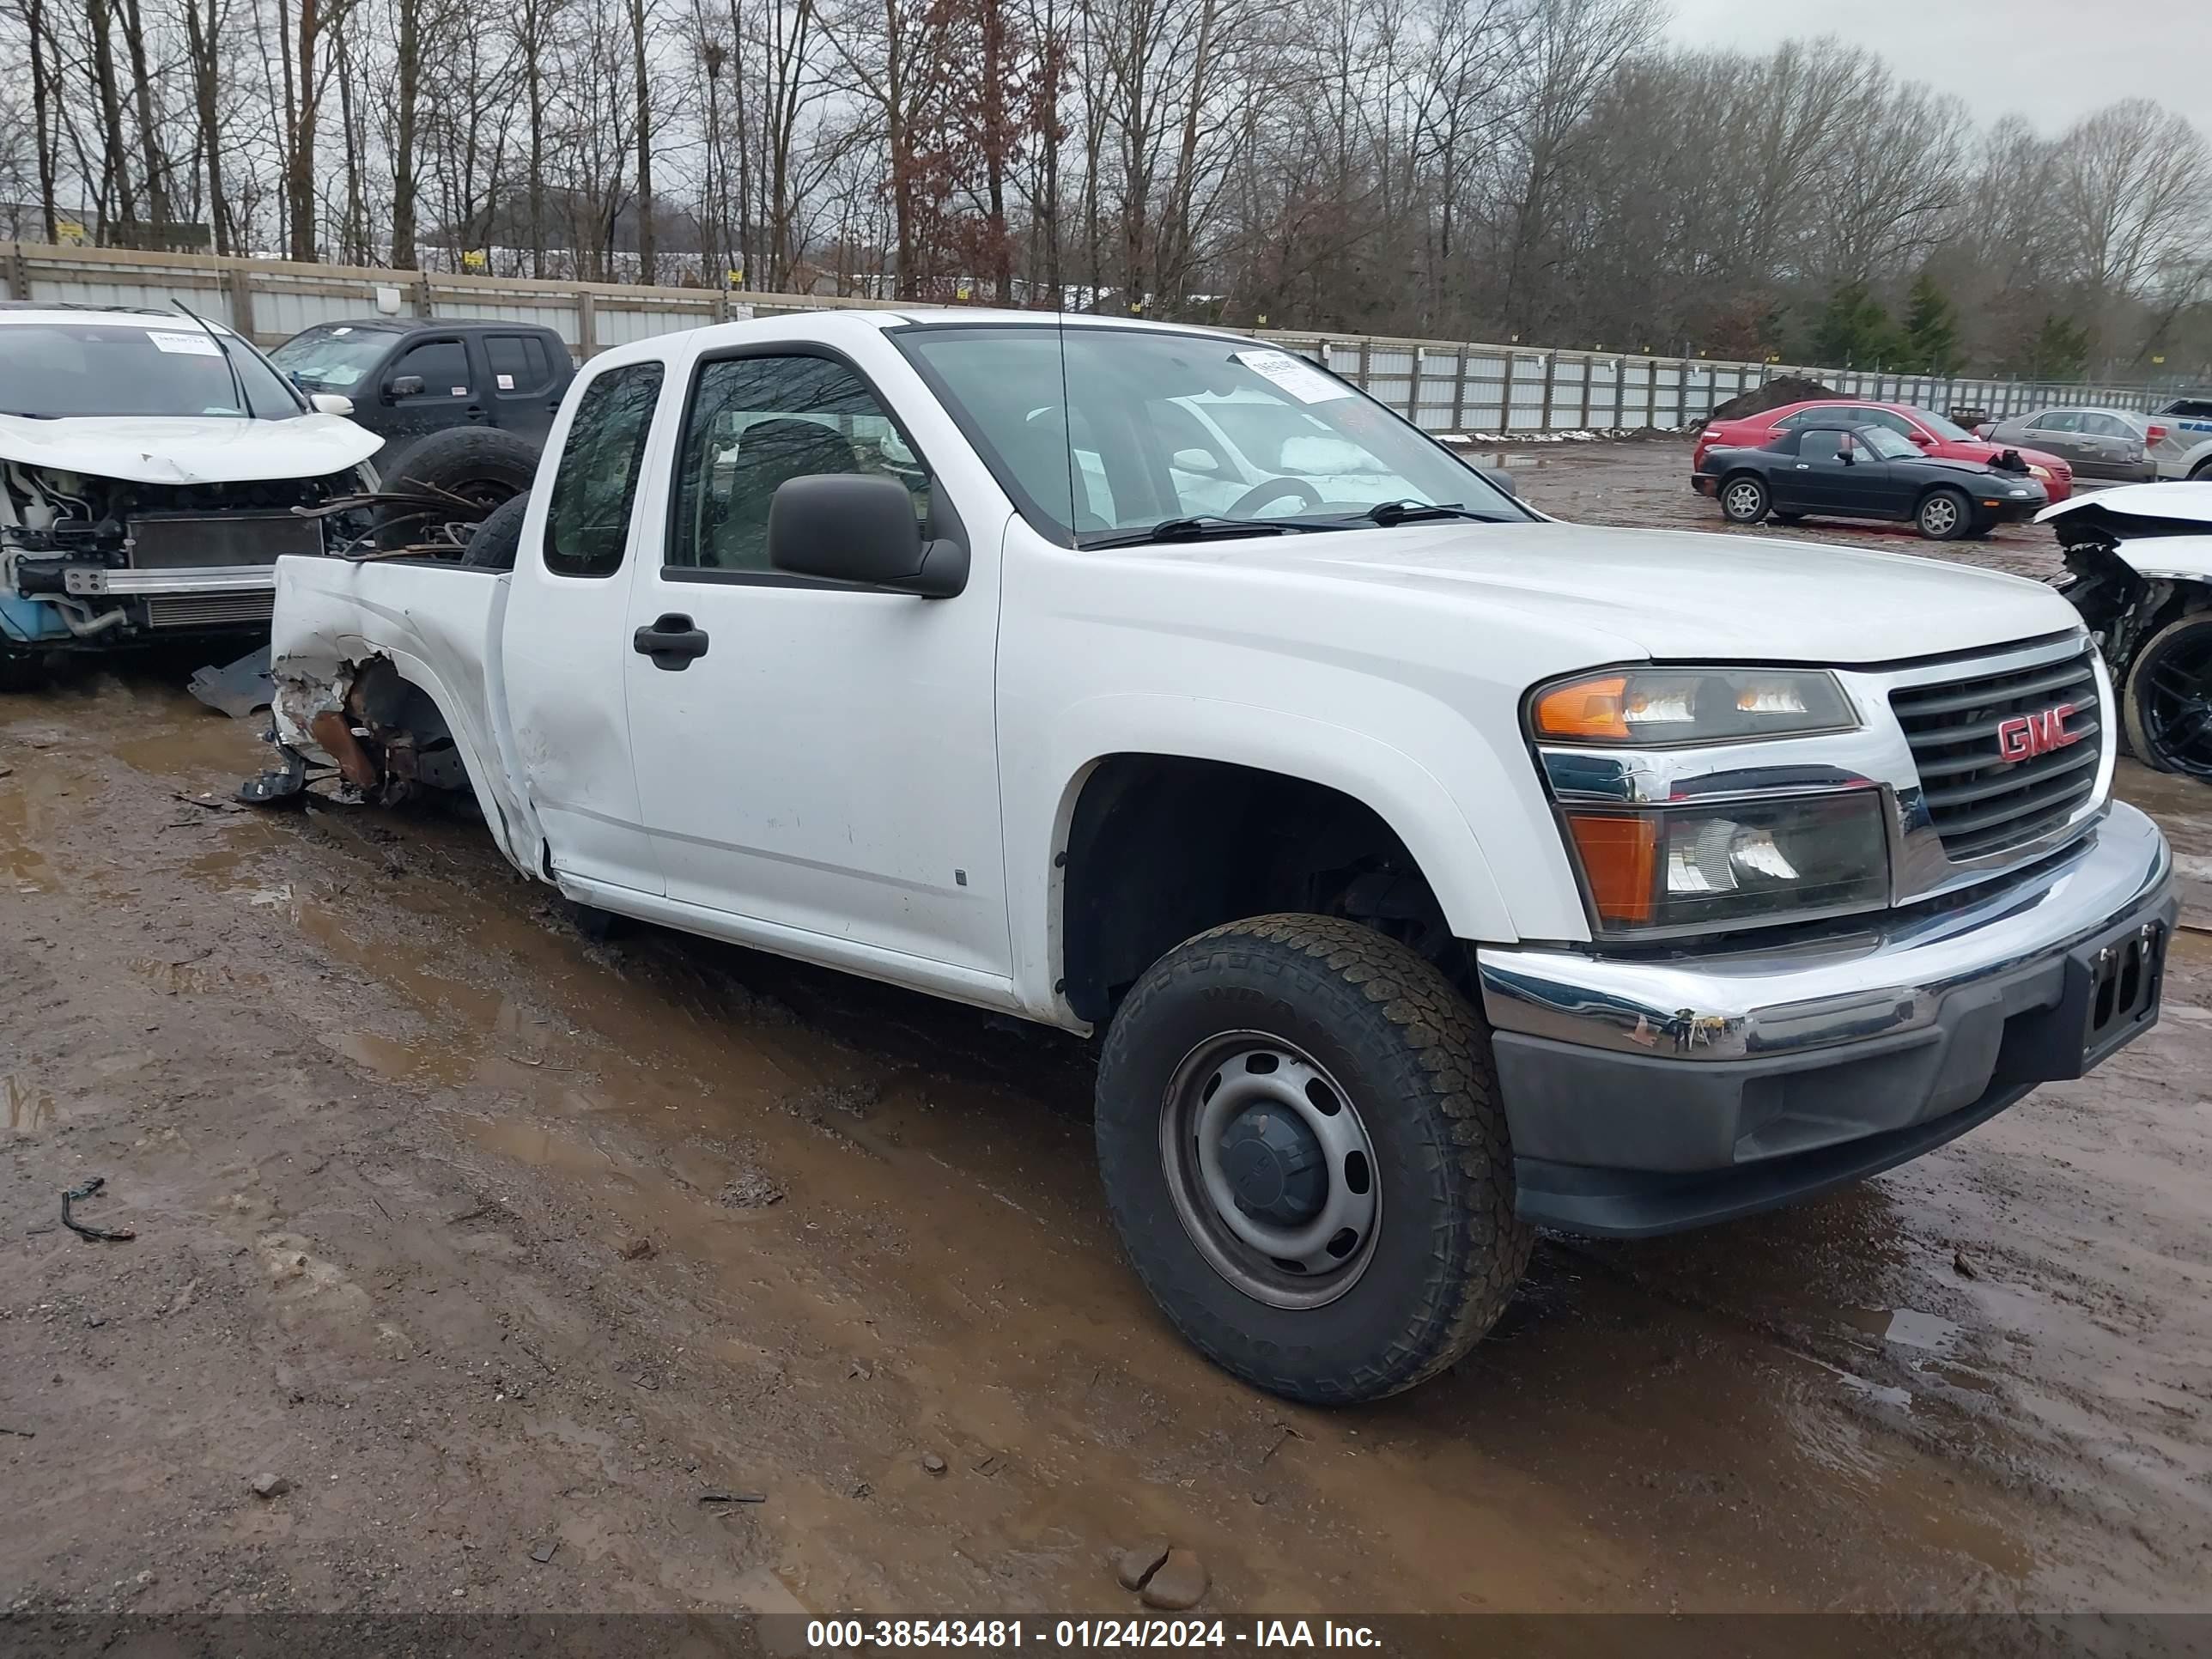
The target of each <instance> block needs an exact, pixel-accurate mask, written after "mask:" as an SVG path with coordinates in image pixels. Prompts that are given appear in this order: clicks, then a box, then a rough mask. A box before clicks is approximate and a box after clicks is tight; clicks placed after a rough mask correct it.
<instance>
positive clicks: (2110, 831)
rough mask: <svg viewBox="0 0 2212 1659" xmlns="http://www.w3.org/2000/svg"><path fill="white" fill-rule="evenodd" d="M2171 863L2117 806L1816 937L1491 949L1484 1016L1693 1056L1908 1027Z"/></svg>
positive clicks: (1627, 1050) (1589, 1040) (1495, 1024)
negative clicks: (1681, 949) (1959, 880)
mask: <svg viewBox="0 0 2212 1659" xmlns="http://www.w3.org/2000/svg"><path fill="white" fill-rule="evenodd" d="M2172 862H2173V860H2172V854H2169V853H2168V852H2167V850H2166V838H2165V837H2164V836H2161V835H2160V834H2159V831H2158V826H2157V825H2156V824H2154V823H2152V822H2151V821H2150V820H2149V819H2148V817H2144V816H2143V815H2142V813H2141V812H2139V811H2136V809H2135V808H2134V807H2132V806H2130V805H2127V804H2126V803H2125V802H2124V801H2116V802H2114V803H2113V804H2112V807H2111V810H2110V811H2108V812H2107V813H2106V816H2105V817H2104V818H2103V819H2102V820H2101V821H2100V823H2098V824H2097V825H2096V827H2095V828H2094V829H2092V830H2091V831H2090V832H2089V833H2088V834H2087V836H2084V837H2083V838H2082V839H2081V842H2079V843H2077V845H2076V847H2075V849H2073V850H2072V851H2071V852H2070V853H2069V854H2062V855H2061V857H2060V859H2059V860H2057V863H2056V864H2055V866H2053V867H2052V868H2051V869H2048V870H2046V871H2045V872H2042V873H2040V874H2038V875H2035V876H2033V877H2031V878H2029V879H2028V880H2027V882H2026V883H2024V884H2008V885H2001V886H1999V887H1997V888H1996V890H1993V891H1992V892H1990V894H1989V895H1988V896H1984V897H1979V898H1974V899H1972V900H1971V901H1970V902H1966V903H1963V904H1960V905H1959V906H1957V907H1956V908H1936V909H1935V910H1934V913H1933V914H1929V915H1919V914H1917V913H1916V912H1914V911H1911V910H1908V911H1907V912H1905V914H1904V915H1902V916H1899V917H1893V918H1887V919H1885V918H1875V921H1876V922H1877V923H1878V924H1879V923H1882V922H1884V921H1886V922H1887V925H1886V926H1877V927H1873V928H1869V929H1868V930H1865V931H1863V932H1857V933H1851V934H1849V935H1846V936H1844V937H1841V938H1837V939H1823V940H1821V941H1820V942H1819V943H1817V944H1810V945H1790V946H1786V947H1783V948H1780V949H1768V950H1760V949H1757V948H1755V947H1754V948H1753V949H1750V950H1747V951H1741V952H1740V953H1736V954H1730V955H1725V956H1708V957H1674V958H1650V957H1646V958H1641V959H1635V958H1623V957H1600V956H1592V955H1589V954H1586V953H1583V952H1580V951H1559V950H1550V951H1545V950H1519V949H1511V948H1504V947H1498V948H1492V947H1485V948H1483V949H1482V950H1480V951H1477V952H1476V961H1477V963H1478V965H1479V967H1480V975H1481V983H1482V1002H1483V1012H1484V1013H1485V1014H1486V1016H1487V1018H1489V1021H1490V1024H1491V1026H1492V1029H1493V1030H1500V1031H1519V1032H1523V1033H1526V1034H1527V1035H1528V1036H1540V1037H1549V1038H1553V1039H1554V1040H1556V1041H1559V1042H1571V1043H1577V1044H1580V1045H1583V1046H1586V1047H1589V1048H1610V1049H1614V1050H1617V1051H1619V1052H1620V1053H1623V1054H1657V1055H1665V1056H1667V1057H1668V1058H1670V1059H1674V1060H1692V1061H1699V1060H1748V1059H1755V1058H1759V1057H1761V1056H1765V1055H1773V1054H1790V1053H1795V1052H1798V1051H1801V1050H1804V1049H1808V1048H1824V1047H1826V1046H1828V1045H1830V1044H1832V1043H1839V1042H1855V1041H1861V1040H1863V1039H1865V1038H1869V1037H1875V1036H1887V1035H1890V1034H1892V1033H1895V1032H1899V1031H1910V1030H1918V1029H1921V1028H1923V1027H1926V1026H1929V1025H1932V1024H1935V1023H1936V1016H1937V1012H1938V1010H1939V1009H1940V1008H1941V1006H1942V1003H1943V1000H1944V999H1945V998H1947V997H1948V996H1950V995H1952V994H1954V993H1955V992H1958V991H1960V990H1961V989H1964V988H1966V987H1971V986H1972V985H1973V984H1974V983H1975V982H1976V981H1979V980H1990V979H1996V978H2000V977H2002V976H2004V975H2008V974H2010V973H2012V972H2014V971H2015V970H2016V969H2020V968H2021V967H2024V966H2027V965H2029V964H2032V963H2034V962H2036V961H2038V960H2039V959H2040V958H2043V957H2057V956H2060V955H2063V953H2064V952H2065V951H2067V950H2068V949H2069V948H2070V947H2072V946H2074V945H2078V944H2080V943H2081V941H2082V940H2084V939H2088V938H2090V937H2092V936H2093V935H2094V934H2095V933H2098V932H2099V931H2100V929H2102V928H2103V927H2106V925H2107V924H2108V923H2110V922H2111V921H2112V920H2113V919H2114V918H2115V917H2118V916H2122V915H2127V914H2130V912H2132V911H2134V910H2136V909H2139V908H2143V907H2144V906H2145V905H2146V904H2147V903H2148V902H2149V901H2150V900H2151V899H2152V898H2153V897H2154V896H2156V895H2157V894H2159V893H2160V891H2161V890H2163V889H2164V888H2165V887H2166V885H2167V884H2168V883H2169V881H2170V879H2171V876H2172Z"/></svg>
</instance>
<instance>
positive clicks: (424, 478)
mask: <svg viewBox="0 0 2212 1659" xmlns="http://www.w3.org/2000/svg"><path fill="white" fill-rule="evenodd" d="M537 472H538V448H537V446H536V445H534V444H532V443H530V442H529V441H526V440H525V439H521V438H518V437H516V436H515V435H513V433H512V432H502V431H501V430H500V429H499V428H497V427H495V426H455V427H447V428H445V429H444V430H442V431H439V432H432V433H428V434H426V435H424V436H422V437H420V438H417V439H416V441H414V442H413V443H411V444H410V445H408V446H407V447H406V448H404V449H403V450H401V451H400V452H399V453H398V455H397V456H395V457H394V458H393V459H392V463H391V465H390V466H389V467H388V468H380V469H379V473H380V478H381V480H382V483H383V486H384V488H385V489H387V490H392V491H398V492H402V493H404V492H407V491H419V492H422V493H425V494H428V495H440V494H446V495H458V496H459V497H461V498H462V500H464V501H471V502H474V503H475V504H476V505H477V508H478V509H480V510H481V511H483V512H489V510H490V509H491V508H493V507H497V506H499V505H500V504H501V502H503V501H508V500H510V499H512V498H513V497H514V496H516V495H522V494H523V493H524V492H526V490H528V489H529V488H530V482H531V480H532V478H533V477H536V476H537ZM455 516H456V517H461V516H464V513H463V512H462V510H461V509H460V508H459V507H456V509H455ZM434 522H435V519H433V520H426V519H425V518H424V516H423V515H422V513H421V512H420V511H418V510H416V509H414V508H410V507H397V506H395V507H386V509H384V511H383V513H382V514H381V515H380V523H379V526H378V532H377V539H378V544H379V545H380V546H382V547H387V548H389V547H394V546H406V545H408V544H411V543H414V542H416V541H421V540H423V539H426V537H425V532H426V530H427V529H428V526H429V525H430V524H431V523H434Z"/></svg>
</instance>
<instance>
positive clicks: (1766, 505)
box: [1713, 472, 1774, 524]
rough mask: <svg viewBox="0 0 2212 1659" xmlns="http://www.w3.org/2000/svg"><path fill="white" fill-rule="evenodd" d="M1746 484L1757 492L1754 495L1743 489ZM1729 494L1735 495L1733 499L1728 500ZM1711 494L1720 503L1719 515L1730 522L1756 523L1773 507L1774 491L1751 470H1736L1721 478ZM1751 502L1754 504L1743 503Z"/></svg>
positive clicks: (1763, 518)
mask: <svg viewBox="0 0 2212 1659" xmlns="http://www.w3.org/2000/svg"><path fill="white" fill-rule="evenodd" d="M1746 485H1749V486H1750V488H1751V489H1752V490H1755V491H1757V492H1758V493H1757V495H1756V496H1755V497H1754V496H1753V495H1750V494H1749V493H1748V492H1747V491H1745V489H1744V487H1745V486H1746ZM1731 495H1735V496H1736V500H1735V501H1730V499H1729V497H1730V496H1731ZM1713 496H1714V499H1715V500H1717V501H1719V502H1720V504H1721V517H1723V519H1726V520H1728V521H1729V523H1730V524H1758V523H1759V522H1761V521H1762V520H1765V517H1766V515H1767V514H1768V513H1770V512H1771V511H1772V510H1773V507H1774V492H1773V491H1772V490H1771V489H1768V488H1767V487H1766V480H1765V479H1764V478H1762V477H1759V476H1758V475H1757V474H1756V473H1752V472H1738V473H1736V474H1735V475H1734V476H1732V477H1726V478H1723V479H1722V480H1721V481H1720V485H1719V487H1718V488H1717V489H1715V490H1714V491H1713ZM1752 502H1755V505H1745V504H1744V503H1752Z"/></svg>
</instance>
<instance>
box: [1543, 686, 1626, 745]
mask: <svg viewBox="0 0 2212 1659" xmlns="http://www.w3.org/2000/svg"><path fill="white" fill-rule="evenodd" d="M1627 691H1628V680H1627V678H1626V676H1624V675H1620V674H1609V675H1607V676H1605V677H1604V678H1601V679H1594V680H1575V681H1573V682H1571V683H1570V684H1566V685H1559V686H1554V687H1553V689H1552V690H1549V691H1547V692H1546V693H1544V695H1543V696H1541V697H1540V698H1539V699H1537V702H1536V735H1537V736H1539V737H1542V738H1625V737H1626V736H1627V735H1628V720H1627V718H1626V715H1625V714H1623V712H1622V699H1623V698H1624V697H1625V696H1626V694H1627Z"/></svg>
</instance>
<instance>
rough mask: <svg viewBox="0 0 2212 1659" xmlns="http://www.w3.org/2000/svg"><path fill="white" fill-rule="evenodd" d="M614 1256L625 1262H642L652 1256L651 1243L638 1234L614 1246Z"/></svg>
mask: <svg viewBox="0 0 2212 1659" xmlns="http://www.w3.org/2000/svg"><path fill="white" fill-rule="evenodd" d="M615 1254H616V1255H618V1256H620V1257H621V1258H622V1259H623V1261H644V1260H645V1259H646V1258H647V1256H649V1255H652V1254H653V1241H652V1240H651V1239H649V1238H647V1237H646V1236H645V1235H644V1234H642V1233H640V1234H638V1235H637V1236H636V1237H633V1238H625V1239H623V1241H622V1242H621V1243H619V1244H617V1245H616V1246H615Z"/></svg>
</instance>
